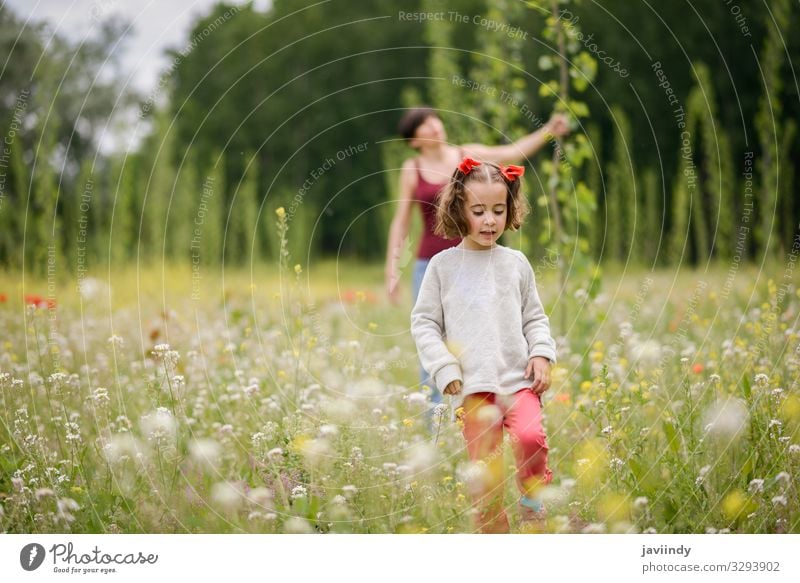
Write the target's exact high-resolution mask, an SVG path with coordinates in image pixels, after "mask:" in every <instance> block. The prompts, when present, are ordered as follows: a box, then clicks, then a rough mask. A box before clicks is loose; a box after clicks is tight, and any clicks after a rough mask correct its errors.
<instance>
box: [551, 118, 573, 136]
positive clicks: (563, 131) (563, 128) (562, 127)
mask: <svg viewBox="0 0 800 583" xmlns="http://www.w3.org/2000/svg"><path fill="white" fill-rule="evenodd" d="M546 127H547V132H548V133H550V134H552V135H553V136H555V137H556V138H560V137H562V136H565V135H567V134H568V133H569V120H568V119H567V116H565V115H563V114H561V113H555V114H553V116H552V117H551V118H550V120H549V121H548V122H547V126H546Z"/></svg>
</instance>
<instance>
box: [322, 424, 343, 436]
mask: <svg viewBox="0 0 800 583" xmlns="http://www.w3.org/2000/svg"><path fill="white" fill-rule="evenodd" d="M319 434H320V435H321V436H322V437H333V436H335V435H338V434H339V428H338V427H337V426H336V425H331V424H326V425H321V426H320V428H319Z"/></svg>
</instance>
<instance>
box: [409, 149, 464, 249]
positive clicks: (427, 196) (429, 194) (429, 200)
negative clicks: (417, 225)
mask: <svg viewBox="0 0 800 583" xmlns="http://www.w3.org/2000/svg"><path fill="white" fill-rule="evenodd" d="M458 153H459V157H461V150H459V152H458ZM414 166H416V168H417V188H416V190H415V191H414V200H416V201H417V202H419V207H420V210H421V211H422V227H423V228H422V240H421V241H420V242H419V249H418V251H417V257H418V258H419V259H430V258H431V257H433V256H434V255H436V254H437V253H438V252H439V251H444V250H445V249H449V248H450V247H455V246H456V245H458V244H459V243H460V242H461V239H445V238H444V237H439V236H438V235H434V234H433V229H434V228H435V227H436V195H438V194H439V191H440V190H441V189H442V188H444V187H445V186H446V185H447V182H443V183H442V184H433V183H431V182H428V181H427V180H425V179H424V178H423V177H422V172H421V171H420V169H419V162H418V161H417V159H416V158H415V159H414Z"/></svg>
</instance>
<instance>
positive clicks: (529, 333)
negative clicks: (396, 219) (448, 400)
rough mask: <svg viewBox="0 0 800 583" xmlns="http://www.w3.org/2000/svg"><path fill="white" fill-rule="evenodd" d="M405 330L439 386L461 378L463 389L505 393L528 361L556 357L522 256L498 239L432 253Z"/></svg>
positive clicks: (519, 380)
mask: <svg viewBox="0 0 800 583" xmlns="http://www.w3.org/2000/svg"><path fill="white" fill-rule="evenodd" d="M411 334H412V335H413V337H414V342H415V343H416V345H417V351H418V352H419V356H420V360H421V361H422V366H423V368H424V369H425V370H426V371H428V373H429V374H430V375H431V377H432V378H433V380H434V382H435V383H436V386H437V387H438V388H439V389H440V390H442V391H443V390H444V389H445V387H447V385H448V384H449V383H450V382H452V381H454V380H460V381H462V385H463V388H462V391H461V394H460V395H459V396H458V397H457V398H456V400H455V401H456V402H455V404H454V406H456V407H458V406H460V405H461V403H462V401H463V397H464V396H465V395H468V394H471V393H479V392H484V391H486V392H492V393H498V394H503V395H508V394H512V393H515V392H517V391H519V390H520V389H523V388H525V387H529V386H530V385H531V383H532V379H525V378H524V376H525V369H526V367H527V365H528V360H529V359H530V358H531V357H533V356H544V357H545V358H548V359H550V361H551V362H555V360H556V344H555V341H554V340H553V338H552V337H551V335H550V321H549V319H548V318H547V315H546V314H545V313H544V308H543V307H542V302H541V300H540V299H539V293H538V292H537V290H536V280H535V278H534V275H533V269H531V265H530V263H529V262H528V259H527V258H526V257H525V255H524V254H522V253H521V252H520V251H515V250H513V249H509V248H508V247H503V246H501V245H497V246H495V247H493V248H490V249H485V250H480V251H473V250H470V249H465V248H464V243H463V242H462V243H460V244H459V245H458V246H457V247H451V248H450V249H446V250H444V251H442V252H440V253H437V254H436V255H434V256H433V258H432V259H431V261H430V263H429V264H428V268H427V269H426V271H425V277H424V278H423V280H422V287H421V288H420V292H419V296H418V297H417V303H416V305H415V306H414V309H413V311H412V312H411Z"/></svg>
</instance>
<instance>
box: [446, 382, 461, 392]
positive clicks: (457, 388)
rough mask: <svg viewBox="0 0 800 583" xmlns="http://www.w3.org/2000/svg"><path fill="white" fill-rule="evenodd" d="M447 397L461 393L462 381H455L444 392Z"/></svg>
mask: <svg viewBox="0 0 800 583" xmlns="http://www.w3.org/2000/svg"><path fill="white" fill-rule="evenodd" d="M442 392H443V393H444V394H445V395H457V394H459V393H460V392H461V381H453V382H451V383H450V384H449V385H447V386H446V387H445V388H444V391H442Z"/></svg>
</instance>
